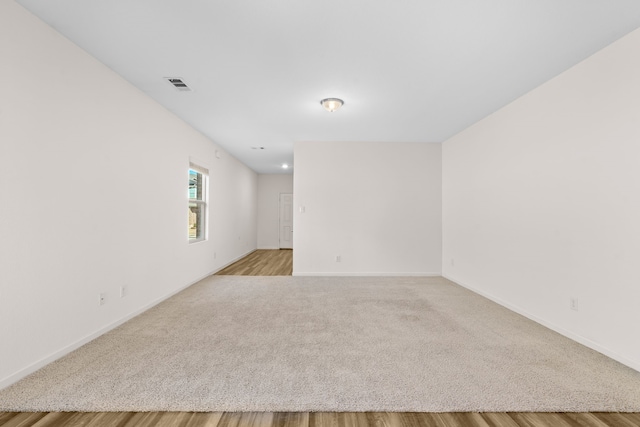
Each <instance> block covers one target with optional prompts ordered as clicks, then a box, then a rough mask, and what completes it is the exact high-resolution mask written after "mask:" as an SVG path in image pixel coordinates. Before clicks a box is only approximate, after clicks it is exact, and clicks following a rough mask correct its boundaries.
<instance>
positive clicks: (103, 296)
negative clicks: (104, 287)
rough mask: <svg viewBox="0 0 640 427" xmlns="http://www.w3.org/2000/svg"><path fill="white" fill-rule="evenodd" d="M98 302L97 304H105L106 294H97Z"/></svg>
mask: <svg viewBox="0 0 640 427" xmlns="http://www.w3.org/2000/svg"><path fill="white" fill-rule="evenodd" d="M98 302H99V305H105V304H106V303H107V294H106V293H101V294H98Z"/></svg>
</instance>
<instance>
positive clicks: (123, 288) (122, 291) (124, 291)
mask: <svg viewBox="0 0 640 427" xmlns="http://www.w3.org/2000/svg"><path fill="white" fill-rule="evenodd" d="M127 295H129V288H128V287H127V286H120V298H124V297H126V296H127Z"/></svg>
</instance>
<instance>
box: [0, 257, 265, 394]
mask: <svg viewBox="0 0 640 427" xmlns="http://www.w3.org/2000/svg"><path fill="white" fill-rule="evenodd" d="M253 252H255V249H251V250H250V251H248V252H246V253H244V254H243V255H240V256H238V257H236V258H234V259H233V260H231V261H229V262H227V263H226V264H224V265H223V266H221V267H218V268H216V269H215V270H213V271H211V272H210V273H207V274H205V275H204V276H202V277H200V278H198V279H196V280H194V281H192V282H189V283H187V284H186V285H184V286H182V287H180V288H178V289H176V290H174V291H172V292H170V293H169V294H167V295H165V296H163V297H160V298H158V299H156V300H154V301H152V302H150V303H149V304H147V305H145V306H143V307H142V308H139V309H137V310H135V311H133V312H132V313H129V314H128V315H126V316H125V317H123V318H121V319H119V320H117V321H115V322H113V323H110V324H109V325H107V326H105V327H103V328H100V329H98V330H97V331H95V332H93V333H91V334H89V335H87V336H85V337H84V338H82V339H80V340H78V341H76V342H74V343H72V344H70V345H67V346H65V347H63V348H62V349H60V350H58V351H56V352H54V353H52V354H50V355H49V356H47V357H45V358H43V359H40V360H38V361H37V362H35V363H33V364H31V365H29V366H27V367H26V368H23V369H21V370H19V371H18V372H16V373H14V374H11V375H9V376H8V377H6V378H3V379H2V380H0V390H1V389H3V388H5V387H8V386H10V385H11V384H14V383H16V382H18V381H20V380H21V379H23V378H25V377H26V376H28V375H30V374H32V373H34V372H35V371H37V370H38V369H40V368H43V367H44V366H46V365H48V364H49V363H51V362H54V361H56V360H58V359H60V358H61V357H63V356H66V355H67V354H69V353H71V352H72V351H74V350H76V349H78V348H80V347H82V346H83V345H85V344H87V343H88V342H90V341H93V340H94V339H96V338H98V337H99V336H101V335H103V334H105V333H107V332H109V331H111V330H113V329H115V328H117V327H118V326H120V325H122V324H123V323H125V322H127V321H129V320H131V319H133V318H134V317H136V316H138V315H139V314H142V313H144V312H145V311H147V310H149V309H150V308H152V307H154V306H156V305H158V304H160V303H161V302H163V301H165V300H167V299H169V298H171V297H172V296H174V295H175V294H177V293H178V292H181V291H183V290H185V289H186V288H188V287H189V286H191V285H194V284H196V283H198V282H199V281H201V280H202V279H204V278H207V277H209V276H211V275H212V274H215V273H217V272H218V271H220V270H222V269H223V268H225V267H228V266H229V265H231V264H233V263H234V262H236V261H238V260H240V259H242V258H244V257H245V256H247V255H249V254H251V253H253Z"/></svg>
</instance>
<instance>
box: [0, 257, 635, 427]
mask: <svg viewBox="0 0 640 427" xmlns="http://www.w3.org/2000/svg"><path fill="white" fill-rule="evenodd" d="M292 264H293V251H290V250H257V251H255V252H253V253H251V254H249V255H248V256H246V257H245V258H243V259H241V260H239V261H238V262H236V263H234V264H232V265H230V266H228V267H226V268H225V269H223V270H221V271H220V272H218V273H217V274H218V275H240V276H290V275H291V272H292ZM29 426H37V427H58V426H71V427H73V426H83V427H103V426H104V427H106V426H109V427H133V426H136V427H138V426H139V427H151V426H158V427H163V426H181V427H200V426H203V427H205V426H206V427H245V426H247V427H369V426H371V427H578V426H580V427H640V413H632V414H630V413H615V412H614V413H527V412H518V413H516V412H513V413H467V412H451V413H412V412H407V413H396V412H210V413H201V412H197V413H193V412H49V413H42V412H37V413H28V412H0V427H29Z"/></svg>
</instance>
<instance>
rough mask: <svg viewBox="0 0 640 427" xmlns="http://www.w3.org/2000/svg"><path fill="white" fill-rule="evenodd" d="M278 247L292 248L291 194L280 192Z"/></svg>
mask: <svg viewBox="0 0 640 427" xmlns="http://www.w3.org/2000/svg"><path fill="white" fill-rule="evenodd" d="M280 249H293V194H280Z"/></svg>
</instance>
